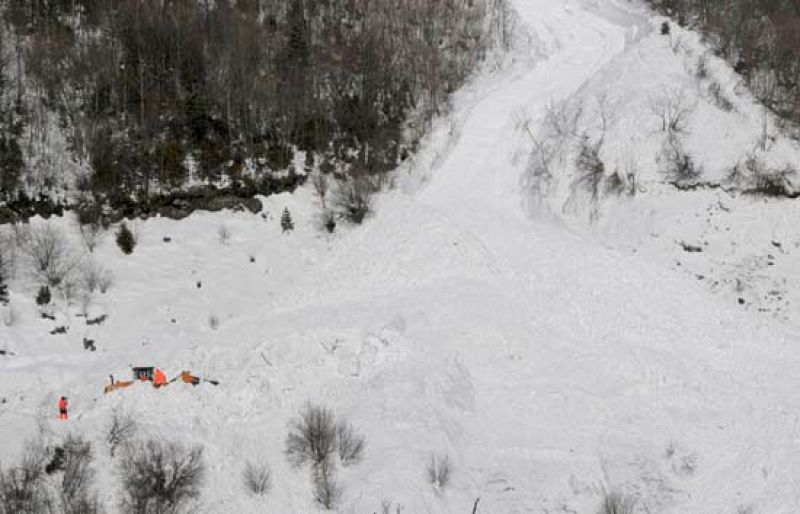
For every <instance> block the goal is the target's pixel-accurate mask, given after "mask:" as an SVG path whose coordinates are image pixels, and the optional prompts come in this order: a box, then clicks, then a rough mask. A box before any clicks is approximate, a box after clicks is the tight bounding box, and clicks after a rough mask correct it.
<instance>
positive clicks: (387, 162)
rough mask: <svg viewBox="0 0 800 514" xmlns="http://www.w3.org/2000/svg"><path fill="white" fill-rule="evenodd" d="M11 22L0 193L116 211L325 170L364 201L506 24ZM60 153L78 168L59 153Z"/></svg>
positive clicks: (487, 8)
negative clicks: (172, 195) (191, 191)
mask: <svg viewBox="0 0 800 514" xmlns="http://www.w3.org/2000/svg"><path fill="white" fill-rule="evenodd" d="M0 10H2V16H3V18H2V20H3V21H2V37H0V42H2V50H1V53H0V55H2V60H0V63H2V68H0V148H2V150H3V151H2V152H0V153H2V155H3V157H2V162H0V166H2V184H1V185H2V188H1V189H0V195H1V196H2V198H3V199H5V200H7V201H9V200H12V199H13V200H17V199H18V195H19V193H20V192H24V193H25V194H26V195H37V196H38V195H48V196H50V197H53V196H54V195H55V196H60V197H69V194H70V193H71V192H72V191H73V190H75V189H77V190H80V191H81V192H82V197H83V199H84V200H89V201H91V200H102V201H108V202H111V203H112V204H113V203H117V204H119V203H130V202H134V203H144V204H146V203H147V202H148V201H150V200H152V199H153V198H155V197H159V196H161V195H165V194H168V193H169V192H172V191H175V190H179V189H181V188H184V187H186V186H187V185H188V184H196V183H199V182H203V183H209V184H215V185H225V186H231V187H233V188H244V189H245V190H246V192H250V193H270V192H273V191H275V190H280V189H282V188H285V187H291V186H293V185H296V184H297V182H299V181H302V180H303V179H304V178H305V175H306V173H305V172H311V171H318V170H321V172H322V173H323V174H329V173H335V174H336V175H337V177H338V178H340V179H344V178H347V182H348V183H349V184H350V185H349V187H350V189H351V192H352V191H353V190H354V191H356V194H357V195H363V194H368V193H365V191H370V190H373V189H375V188H377V187H379V184H378V183H379V182H380V179H379V178H378V177H380V176H381V175H382V174H384V173H385V172H386V171H387V170H390V169H392V168H394V167H395V166H396V165H397V164H398V162H400V161H401V160H402V159H404V157H405V156H406V155H407V154H408V153H409V152H412V151H414V148H415V145H416V143H417V141H418V140H419V138H420V137H421V135H422V134H423V133H424V132H425V129H426V126H427V124H428V122H429V121H430V120H431V118H432V116H434V115H435V114H437V113H439V112H440V111H441V110H442V109H443V108H444V107H445V105H446V103H447V98H448V95H449V94H450V93H452V92H453V91H454V90H455V89H456V88H458V87H459V86H460V85H461V84H462V83H463V81H464V79H465V78H466V77H467V76H468V74H469V73H470V72H471V71H472V70H473V69H474V68H475V66H476V65H477V64H478V63H479V62H480V61H481V60H482V59H483V58H484V57H485V55H486V52H487V50H488V49H489V48H490V47H492V46H493V45H505V44H507V41H506V37H507V34H506V31H507V21H508V20H507V18H508V16H509V14H508V11H507V9H506V8H505V5H504V1H503V0H437V1H430V0H400V1H377V2H376V1H372V0H348V1H338V0H328V1H309V0H290V1H289V0H231V1H222V2H213V1H208V0H164V1H160V2H152V1H145V0H115V1H109V0H35V1H31V0H4V1H2V2H0ZM59 141H61V142H62V146H63V147H64V148H65V149H66V150H68V153H69V155H68V159H69V166H65V165H63V163H62V164H59V163H61V162H62V161H63V158H64V157H63V156H56V157H55V158H53V156H52V155H51V156H50V157H49V158H47V157H46V156H47V155H48V154H52V152H53V147H54V145H55V144H56V143H58V142H59ZM298 152H302V153H299V155H298ZM301 167H302V168H304V170H301V169H297V168H301ZM32 168H36V169H32ZM276 177H280V181H278V182H277V183H276V182H275V181H276V180H277V179H276Z"/></svg>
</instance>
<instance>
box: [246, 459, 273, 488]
mask: <svg viewBox="0 0 800 514" xmlns="http://www.w3.org/2000/svg"><path fill="white" fill-rule="evenodd" d="M242 476H243V479H244V487H245V489H246V490H247V491H248V492H250V493H252V494H259V495H260V494H266V493H267V492H268V491H269V488H270V486H271V485H272V475H271V473H270V470H269V467H268V466H267V465H266V464H264V463H258V464H254V463H252V462H249V461H248V462H247V464H246V465H245V467H244V473H243V475H242Z"/></svg>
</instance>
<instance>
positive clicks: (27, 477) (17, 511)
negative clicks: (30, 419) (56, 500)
mask: <svg viewBox="0 0 800 514" xmlns="http://www.w3.org/2000/svg"><path fill="white" fill-rule="evenodd" d="M46 459H47V456H46V453H45V452H44V449H43V448H42V446H41V445H39V444H35V443H28V444H26V446H25V449H24V453H23V455H22V459H21V461H20V462H19V464H18V465H17V466H12V467H10V468H7V469H2V468H0V514H40V513H47V512H50V511H51V510H52V509H53V507H54V504H53V502H52V499H51V498H50V494H49V492H48V489H47V484H46V482H45V480H44V478H45V475H44V467H45V461H46Z"/></svg>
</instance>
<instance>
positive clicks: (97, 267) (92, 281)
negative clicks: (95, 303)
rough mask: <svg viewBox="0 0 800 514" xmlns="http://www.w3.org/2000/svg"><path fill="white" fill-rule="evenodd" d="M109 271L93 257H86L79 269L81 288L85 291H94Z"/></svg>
mask: <svg viewBox="0 0 800 514" xmlns="http://www.w3.org/2000/svg"><path fill="white" fill-rule="evenodd" d="M108 273H109V271H108V270H106V269H105V268H104V267H103V266H102V265H101V264H98V263H97V262H96V261H94V260H93V259H86V260H84V261H83V265H82V266H81V270H80V283H81V286H82V287H83V290H84V291H86V292H87V293H90V294H92V293H94V292H95V291H96V290H97V289H98V288H99V287H100V284H101V282H102V281H103V277H104V276H105V275H107V274H108Z"/></svg>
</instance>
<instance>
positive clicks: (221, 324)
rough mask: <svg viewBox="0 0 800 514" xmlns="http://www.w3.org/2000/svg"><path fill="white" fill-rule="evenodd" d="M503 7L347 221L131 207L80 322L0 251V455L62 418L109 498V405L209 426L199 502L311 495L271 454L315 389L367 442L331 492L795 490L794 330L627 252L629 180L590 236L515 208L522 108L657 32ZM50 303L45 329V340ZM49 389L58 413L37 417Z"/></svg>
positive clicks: (306, 207) (571, 9) (306, 193)
mask: <svg viewBox="0 0 800 514" xmlns="http://www.w3.org/2000/svg"><path fill="white" fill-rule="evenodd" d="M513 4H514V6H515V8H516V10H517V12H518V15H519V18H520V21H521V25H522V26H523V27H524V29H525V30H527V32H528V34H529V36H530V38H531V40H532V42H533V43H532V45H531V46H530V48H529V52H530V54H531V55H530V56H529V57H530V58H520V59H518V61H517V64H516V65H514V66H510V67H506V68H504V69H502V70H500V71H496V72H491V73H485V74H483V75H482V76H480V77H476V79H475V81H474V82H473V83H472V84H471V85H470V86H469V87H467V88H465V89H464V90H463V91H461V92H459V93H458V94H457V95H456V98H455V103H454V111H453V113H452V116H451V117H450V118H448V120H447V121H442V122H441V123H440V124H439V125H438V126H437V128H435V130H434V132H433V133H432V134H431V136H430V137H429V139H428V140H427V141H426V142H425V144H424V145H423V148H422V151H421V154H420V155H419V156H417V157H416V158H415V162H414V164H413V165H412V166H410V167H409V169H407V170H403V172H402V173H403V174H404V176H401V177H399V178H400V184H399V187H398V188H396V189H395V190H394V191H392V192H390V193H387V194H385V195H383V196H382V197H381V198H380V199H379V200H378V201H377V203H376V206H375V207H376V209H375V211H376V212H375V215H374V216H373V217H372V218H370V219H369V220H368V221H367V222H366V223H365V224H364V225H363V226H361V227H356V228H349V227H341V228H340V229H339V230H338V231H337V232H336V234H334V235H331V236H329V235H327V234H325V233H324V231H322V230H320V228H319V220H318V219H317V213H318V212H319V207H318V205H317V204H316V199H315V198H314V197H313V195H312V191H311V188H306V189H302V190H300V191H299V192H298V193H296V194H295V195H292V196H290V195H279V196H273V197H270V198H266V199H264V202H265V213H264V215H263V216H253V215H250V214H245V213H196V214H194V215H192V216H191V217H190V218H188V219H186V220H183V221H180V222H176V221H170V220H166V219H160V218H159V219H150V220H148V221H145V222H142V221H140V222H137V223H135V224H134V225H133V228H134V229H135V232H136V234H137V237H138V245H137V247H136V249H135V251H134V253H133V255H130V256H123V255H122V254H121V253H120V252H119V250H118V248H117V247H116V246H115V245H114V242H113V239H112V237H111V236H107V237H106V239H105V240H104V241H103V243H102V244H101V245H100V246H99V247H98V248H97V249H96V250H95V252H94V255H93V256H92V257H91V258H93V259H95V260H96V261H97V262H101V263H103V264H104V265H105V266H107V267H108V268H109V269H111V270H112V271H113V273H114V276H115V281H114V284H113V286H112V287H111V288H110V290H109V291H108V292H107V293H106V294H97V295H95V297H94V300H93V304H92V306H91V308H90V309H89V310H90V312H89V314H90V316H89V317H94V316H97V315H99V314H103V313H104V314H107V315H108V318H107V320H106V321H105V322H104V323H102V324H100V325H96V326H94V325H93V326H87V325H86V324H85V321H84V318H81V317H78V316H76V313H77V310H78V308H77V306H75V305H72V306H68V305H67V302H65V301H63V300H58V301H57V302H56V303H57V305H58V306H59V307H58V309H57V310H58V311H59V312H57V316H56V320H55V321H50V320H45V319H41V318H40V317H39V315H38V311H37V309H36V306H35V305H34V302H33V297H34V293H35V284H33V282H32V281H30V280H28V279H26V277H25V274H24V271H22V269H21V268H22V266H21V265H20V266H18V267H19V268H20V270H19V271H18V273H17V277H16V279H15V280H14V281H13V282H12V287H11V289H12V308H13V309H14V312H15V318H16V319H15V320H14V322H13V323H10V324H9V326H6V325H4V326H0V348H5V349H6V350H7V351H8V352H9V354H8V355H6V356H2V357H0V397H2V398H3V403H2V404H0V456H2V457H3V460H11V459H13V458H14V457H15V456H16V455H17V453H18V452H19V450H20V448H21V447H22V443H23V442H24V441H25V440H26V439H28V438H30V437H32V436H34V435H35V433H36V431H37V430H39V429H41V430H42V431H43V432H44V434H45V437H47V438H48V439H49V440H52V441H55V440H57V439H58V438H59V437H61V436H63V435H65V434H67V433H69V432H80V433H83V434H84V435H86V436H87V437H89V438H91V439H92V441H94V443H95V450H96V454H97V457H98V464H97V466H98V469H99V470H100V473H99V486H100V492H101V498H102V499H103V500H104V501H105V502H106V504H107V505H108V506H110V508H111V511H113V510H114V505H116V502H117V501H118V487H117V482H118V475H117V472H116V470H117V469H119V468H121V467H123V466H124V465H125V464H124V462H121V461H120V460H119V458H117V459H116V460H113V461H112V460H111V459H110V458H109V457H108V456H107V453H108V452H107V449H106V448H105V446H104V440H105V435H104V434H105V431H106V428H107V426H108V423H109V420H110V417H111V413H112V412H113V411H114V410H115V409H124V410H125V411H128V412H131V413H133V414H134V415H135V417H136V419H137V420H139V423H140V426H141V428H140V436H145V435H152V436H156V437H163V438H167V439H175V440H179V441H181V442H183V443H185V444H195V443H197V444H202V445H203V446H204V447H205V451H206V459H207V462H208V464H209V473H208V480H207V483H206V486H205V488H204V493H203V496H202V498H201V499H200V504H201V506H200V507H198V510H196V512H208V513H240V512H241V513H245V512H253V513H255V512H276V513H279V512H280V513H286V512H317V511H319V510H320V507H319V506H318V505H317V504H315V502H314V500H313V496H312V493H311V479H310V472H309V471H308V469H307V468H299V469H295V468H292V467H291V466H290V465H289V463H288V461H287V459H286V457H285V455H284V441H285V437H286V433H287V426H288V424H289V422H290V420H291V419H292V418H293V417H294V416H296V415H297V414H298V412H300V410H301V409H302V408H303V406H304V404H305V403H306V402H312V403H315V404H319V405H325V406H328V407H330V408H332V409H333V410H334V411H335V412H336V413H337V415H339V416H341V417H346V418H347V419H348V420H349V421H350V422H351V423H352V424H353V425H355V426H356V427H358V429H359V431H360V432H362V433H363V434H364V435H365V436H366V443H367V448H366V453H365V456H364V458H363V460H362V461H361V462H360V463H357V464H354V465H351V466H349V467H346V468H345V467H341V466H339V468H338V469H337V473H336V479H337V482H338V483H339V484H340V485H341V486H342V488H343V495H342V498H341V501H340V503H339V506H338V509H337V510H338V511H339V512H343V513H359V514H360V513H373V512H380V510H381V505H382V503H383V502H391V503H392V504H393V505H395V506H396V505H402V506H403V510H402V512H404V513H409V514H410V513H465V512H470V511H471V509H472V507H473V505H474V502H475V500H476V498H480V502H479V505H478V512H486V513H509V514H511V513H518V512H519V513H522V512H542V513H556V512H578V513H592V512H595V509H596V508H597V506H598V504H599V503H600V501H601V498H602V496H603V493H604V492H605V491H621V492H623V493H625V494H627V495H630V496H632V497H633V498H635V499H636V500H637V509H638V512H642V513H644V512H648V513H657V512H658V513H675V514H677V513H681V514H685V513H696V514H716V513H719V514H734V513H736V512H752V513H754V514H755V513H787V514H788V513H795V512H799V511H800V473H798V472H797V470H799V469H800V395H799V394H798V391H800V374H798V373H797V369H798V367H799V365H800V344H799V343H800V341H799V340H798V338H797V337H796V336H794V335H792V332H791V328H790V326H789V325H787V324H779V321H776V320H773V319H771V318H769V317H764V316H759V315H758V314H757V313H755V312H751V311H749V310H747V309H743V308H742V307H741V306H740V305H738V304H737V303H736V302H732V301H730V298H727V297H724V296H720V295H714V294H713V293H712V292H709V290H708V288H707V287H704V285H703V284H701V283H700V282H699V281H698V280H697V279H696V278H695V277H694V276H691V275H688V274H683V273H676V272H675V271H674V270H672V269H670V266H669V265H665V263H664V261H665V260H669V259H670V258H669V257H663V252H659V249H658V247H657V246H650V247H647V248H644V249H643V251H642V252H638V253H634V252H631V251H629V250H630V248H631V247H634V246H636V243H637V239H636V238H637V237H641V238H642V240H646V239H647V237H645V236H642V234H645V233H647V232H648V231H652V230H654V224H656V223H657V220H655V218H656V217H657V214H653V213H651V214H650V218H648V220H649V221H642V220H641V219H630V220H627V221H628V223H627V224H625V223H624V222H625V220H626V217H625V215H624V213H626V212H627V213H629V215H630V216H633V214H630V213H636V212H637V209H640V210H645V208H644V207H641V206H642V205H643V204H642V203H641V202H652V203H650V204H649V205H650V206H651V208H652V209H656V210H657V205H658V202H660V201H662V200H661V199H660V198H661V197H659V196H658V195H655V194H654V195H653V198H650V199H647V198H645V199H642V198H641V197H640V198H637V199H635V200H632V201H631V203H630V205H621V206H617V207H616V208H615V209H614V210H612V211H611V212H609V213H607V215H606V218H605V221H602V222H601V223H600V225H599V226H600V229H599V234H596V235H598V236H599V237H594V236H590V235H588V233H587V231H585V230H579V229H575V228H572V227H573V226H572V225H570V224H569V223H568V222H567V221H564V220H562V219H561V218H558V217H556V216H544V215H541V212H539V214H538V215H537V213H536V212H534V211H536V209H533V208H532V207H531V205H530V203H531V202H530V201H529V200H530V198H529V197H528V196H527V195H526V188H525V186H524V184H525V180H524V179H525V173H526V170H527V169H528V158H529V153H530V150H531V148H530V138H529V132H528V130H526V128H525V127H534V126H536V125H537V123H539V122H540V121H541V120H542V118H543V116H544V115H545V112H546V108H547V106H548V105H552V102H559V101H563V100H570V99H573V98H577V97H580V96H581V95H583V94H586V89H587V88H588V87H595V88H596V90H599V89H602V88H610V89H612V90H613V87H612V86H613V80H612V78H614V77H616V76H618V73H622V71H620V69H619V68H614V66H627V65H619V63H620V62H625V61H626V59H629V58H632V57H631V56H636V55H639V56H640V57H639V58H640V60H641V61H642V62H644V61H645V60H646V59H647V56H652V52H656V51H657V49H654V48H652V47H654V46H657V45H655V44H654V43H653V41H654V39H653V38H654V37H655V36H656V35H655V34H654V33H653V31H654V27H656V28H657V26H658V25H657V21H656V20H654V19H653V18H652V15H651V14H650V13H648V12H647V11H645V10H644V9H643V8H641V7H639V6H637V5H636V4H635V3H632V2H629V1H627V0H602V1H588V0H586V1H577V0H514V2H513ZM667 51H670V50H669V49H667ZM520 57H521V56H520ZM615 70H617V71H616V73H615ZM598 77H606V78H605V79H603V80H600V79H598ZM592 81H599V83H601V85H602V87H601V86H598V85H595V86H592V84H593V82H592ZM609 84H611V85H609ZM616 130H621V129H619V128H617V129H616ZM611 138H612V136H609V139H610V140H611ZM611 146H612V147H613V144H612V145H611ZM708 153H709V155H710V156H709V157H708V159H713V158H714V156H713V155H711V154H713V152H712V151H710V150H709V152H708ZM673 194H675V193H673ZM714 194H716V193H714ZM710 195H712V193H707V194H705V196H702V199H703V200H702V201H706V200H708V201H711V200H713V201H717V199H716V198H711V199H710V198H709V196H710ZM693 198H694V197H693ZM663 201H664V202H666V200H663ZM691 201H695V202H697V201H698V200H696V199H695V200H691ZM733 201H734V200H731V202H733ZM637 202H640V203H637ZM637 205H638V206H639V207H635V206H637ZM737 205H739V204H737ZM654 206H656V207H654ZM284 207H288V208H289V210H290V211H291V213H292V215H293V216H294V222H295V230H294V231H293V232H291V233H287V234H283V233H282V232H281V227H280V222H279V219H280V215H281V212H282V211H283V209H284ZM743 208H744V207H743ZM793 208H795V209H796V207H793ZM671 215H672V214H669V211H668V214H667V215H665V216H671ZM676 216H677V214H676ZM634 217H635V216H634ZM665 219H672V218H669V217H667V218H665ZM609 220H619V221H618V224H619V225H618V226H617V230H614V226H613V225H612V224H611V221H609ZM751 221H752V223H753V224H755V223H756V222H757V220H751ZM33 223H34V224H39V223H52V224H55V225H61V226H62V227H63V228H64V229H65V230H67V231H69V233H70V234H73V235H74V239H75V241H76V245H77V241H78V237H77V235H76V234H77V227H76V226H75V222H74V221H73V220H71V219H62V220H50V221H48V222H45V221H43V220H34V221H33ZM666 224H667V223H666V222H662V225H666ZM621 225H624V227H625V228H623V229H620V228H619V226H621ZM221 226H225V227H226V230H227V231H228V232H229V233H230V238H229V239H228V240H224V241H223V240H222V239H223V238H221V237H220V235H219V233H220V230H219V229H220V227H221ZM637 227H639V228H637ZM661 228H662V229H663V230H664V231H665V232H669V231H670V230H673V232H669V233H670V234H672V235H674V234H675V232H674V230H675V229H674V227H670V226H662V227H661ZM697 230H700V229H699V228H698V229H697ZM787 230H788V229H787ZM794 230H795V232H794V233H791V232H788V233H787V234H784V235H786V236H787V237H790V236H796V227H795V228H794ZM767 231H769V228H768V229H767ZM753 232H755V230H753ZM164 237H169V238H170V241H169V242H166V241H165V240H164ZM665 237H666V236H665ZM670 237H671V236H670ZM621 241H624V243H622V242H621ZM600 242H602V243H603V244H600ZM670 244H672V242H671V243H670ZM786 246H787V247H788V245H786ZM623 247H624V248H623ZM659 256H661V257H659ZM699 265H700V264H698V266H699ZM57 325H66V326H68V327H69V330H68V332H67V333H66V334H60V335H51V334H50V331H51V330H52V329H53V328H54V327H55V326H57ZM84 337H87V338H90V339H94V340H95V341H96V345H97V351H96V352H88V351H85V350H84V349H83V345H82V341H83V338H84ZM11 353H13V355H11ZM131 366H159V367H162V368H163V369H165V371H167V373H168V375H169V376H170V378H171V377H174V376H175V375H177V374H178V373H179V372H180V371H182V370H184V369H186V370H192V371H193V372H195V373H198V374H200V375H201V376H202V377H205V378H210V379H216V380H219V381H220V385H219V386H217V387H214V386H211V385H209V384H207V383H204V384H202V385H200V386H197V387H191V386H188V385H184V384H181V383H175V384H172V385H170V386H169V387H167V388H164V389H161V390H155V389H153V388H151V387H148V386H146V385H144V384H136V385H134V386H132V387H130V388H127V389H122V390H119V391H116V392H114V393H113V394H109V395H104V394H103V386H104V385H105V384H107V383H108V378H107V376H108V374H114V375H115V377H117V378H128V375H129V373H130V371H129V369H130V367H131ZM62 394H65V395H67V396H69V398H70V400H71V415H72V417H71V420H70V421H68V422H62V421H59V420H58V419H57V409H56V404H57V399H58V397H59V396H60V395H62ZM432 455H437V456H441V455H447V456H449V459H450V463H451V465H452V481H451V483H450V484H449V485H448V486H447V487H446V488H443V489H440V490H437V489H436V488H434V487H432V486H431V484H430V483H429V482H428V479H427V476H426V472H425V469H426V466H427V464H428V462H429V460H430V458H431V456H432ZM248 460H251V461H254V462H255V461H263V462H266V463H268V465H269V466H270V468H271V470H272V473H273V487H272V489H271V491H270V492H269V494H268V495H266V496H264V497H254V496H250V495H248V494H247V493H246V492H245V491H244V488H243V485H242V479H241V475H242V470H243V468H244V465H245V462H246V461H248ZM737 509H738V510H737ZM746 509H751V510H749V511H748V510H746Z"/></svg>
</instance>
